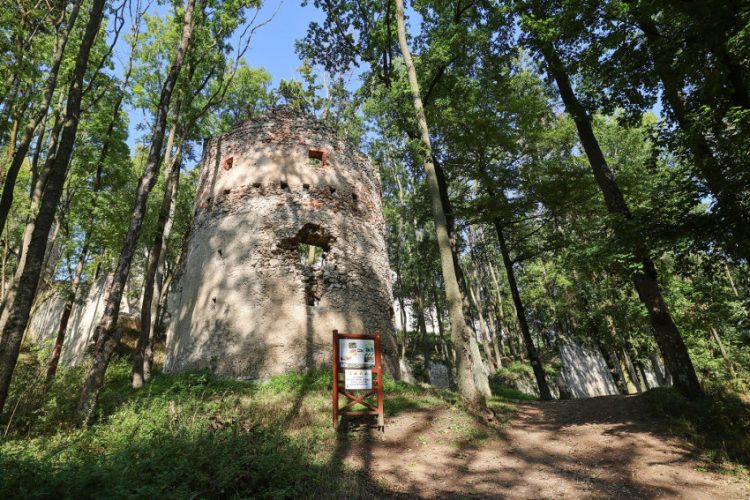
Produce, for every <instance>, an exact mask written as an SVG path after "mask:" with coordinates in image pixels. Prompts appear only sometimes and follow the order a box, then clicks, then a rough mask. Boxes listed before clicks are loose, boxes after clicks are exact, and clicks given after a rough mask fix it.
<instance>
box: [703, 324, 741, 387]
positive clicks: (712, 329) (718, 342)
mask: <svg viewBox="0 0 750 500" xmlns="http://www.w3.org/2000/svg"><path fill="white" fill-rule="evenodd" d="M708 332H709V334H710V335H711V338H713V340H714V341H715V342H716V345H718V346H719V352H721V357H722V358H724V363H725V364H726V365H727V371H729V375H731V376H732V378H737V373H736V372H735V371H734V363H732V359H731V358H730V357H729V354H728V353H727V350H726V349H725V348H724V343H723V342H722V341H721V337H719V332H718V330H716V327H714V326H713V325H711V326H709V327H708Z"/></svg>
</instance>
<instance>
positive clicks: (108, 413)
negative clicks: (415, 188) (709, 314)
mask: <svg viewBox="0 0 750 500" xmlns="http://www.w3.org/2000/svg"><path fill="white" fill-rule="evenodd" d="M46 357H47V356H46V355H45V354H44V353H42V354H41V355H39V356H37V357H34V356H26V357H25V358H24V359H25V361H24V362H23V363H21V364H20V365H19V367H18V368H17V369H16V377H15V380H14V385H13V387H12V391H11V399H10V401H11V405H10V406H11V408H13V412H12V417H11V418H10V419H7V420H0V432H2V434H1V436H2V437H1V438H0V497H2V498H76V499H78V498H163V499H169V498H174V499H185V498H222V499H223V498H364V499H371V498H415V497H419V498H445V497H452V498H455V497H459V498H460V497H464V498H466V497H480V498H530V499H531V498H533V499H538V498H649V499H651V498H701V499H704V498H706V499H709V498H711V499H713V498H720V499H722V500H726V499H750V481H748V474H747V472H746V469H745V468H744V467H743V466H741V465H738V464H737V463H736V462H732V461H731V460H729V459H726V458H721V455H722V453H723V455H726V456H731V455H734V456H740V457H747V455H746V454H745V452H746V451H747V447H746V445H747V443H748V442H749V441H748V439H747V435H748V433H747V432H746V430H747V428H748V427H747V426H746V425H745V424H746V423H747V422H746V421H747V419H748V416H750V411H749V410H748V407H746V406H744V403H742V405H740V406H738V407H734V409H733V410H732V411H731V412H729V413H728V412H727V408H729V409H731V408H732V407H731V406H728V403H727V401H730V400H721V401H723V403H722V405H723V406H721V411H720V412H718V413H717V412H715V411H714V410H713V409H712V408H714V407H713V406H705V407H704V411H696V410H695V408H698V407H695V406H690V405H687V406H686V405H684V404H683V406H682V408H683V410H682V412H681V414H682V415H685V414H688V415H690V414H701V415H703V417H704V418H703V421H704V422H706V423H707V424H705V425H699V426H696V427H694V429H695V432H693V433H692V434H691V433H687V434H686V433H684V432H683V431H684V430H685V429H687V428H689V425H687V424H686V427H680V426H679V425H678V422H677V421H675V420H674V419H672V418H671V417H669V418H667V417H666V416H659V417H655V416H654V417H650V416H649V415H666V414H667V413H665V412H661V413H659V412H658V411H655V408H656V407H658V408H656V409H659V408H660V409H662V410H663V409H667V408H668V407H669V406H670V403H669V402H670V400H671V401H672V403H674V404H672V408H673V409H674V408H677V407H679V404H677V403H679V401H683V402H684V400H682V399H681V398H680V396H679V395H678V394H677V393H676V392H675V391H673V390H671V389H660V390H655V391H649V392H648V393H645V394H643V395H640V396H630V397H604V398H593V399H586V400H570V401H559V402H547V403H540V402H536V401H530V400H529V399H530V398H529V396H525V395H523V394H521V393H519V392H517V391H513V390H510V389H504V388H502V387H495V388H493V391H494V393H495V395H494V396H493V397H492V398H491V399H490V401H489V405H490V407H491V408H492V409H493V411H494V412H495V415H496V418H495V419H494V421H493V422H490V423H487V422H486V421H484V420H483V419H478V418H476V417H474V416H473V415H471V414H470V413H468V412H466V411H465V410H464V409H462V407H461V405H458V404H456V400H457V396H456V394H455V393H453V392H451V391H444V390H437V389H433V388H429V387H426V386H421V385H407V384H403V383H401V382H394V381H393V380H391V379H389V378H386V380H385V431H384V432H381V431H379V430H377V429H376V428H375V427H374V422H373V420H372V419H371V418H370V417H356V418H351V417H346V418H344V419H343V420H342V422H341V424H340V425H339V428H338V429H337V430H334V429H333V427H332V425H331V375H330V372H329V371H328V370H322V371H316V372H313V373H309V374H305V375H303V374H295V373H288V374H285V375H280V376H277V377H273V378H272V379H271V380H268V381H266V382H264V383H254V382H243V381H236V380H227V379H219V378H215V377H212V376H210V375H208V374H206V373H185V374H179V375H168V374H162V373H159V372H158V371H157V372H156V373H155V375H154V377H153V378H152V380H151V381H150V382H149V383H148V384H147V385H146V386H144V387H143V388H142V389H140V390H138V391H134V390H133V389H132V388H131V387H130V366H131V364H130V361H129V359H128V358H127V357H121V358H117V359H115V360H113V362H112V364H111V366H110V368H109V370H108V372H107V383H106V384H105V386H104V389H103V390H102V392H101V394H100V395H99V400H98V406H97V412H96V415H95V418H94V422H93V424H92V425H90V426H87V427H82V428H79V427H76V426H75V425H74V424H73V421H74V420H73V411H74V409H75V407H76V403H77V394H78V392H79V391H80V385H81V381H82V378H83V376H84V373H85V369H84V367H79V368H76V369H62V370H61V371H60V373H59V374H58V377H57V378H56V379H55V383H54V385H53V386H52V387H51V388H50V389H49V391H48V392H44V391H43V390H42V389H41V387H42V385H41V384H40V383H39V381H40V380H43V377H42V376H41V375H42V374H43V373H44V370H45V367H46V365H45V363H44V362H43V361H44V360H46ZM35 359H37V360H42V362H40V361H35ZM659 391H661V392H659ZM524 398H525V399H524ZM14 400H15V401H16V402H13V401H14ZM655 401H656V402H657V403H658V404H657V405H656V407H655V404H654V402H655ZM680 404H682V403H680ZM722 412H723V413H722ZM673 413H674V412H672V413H669V415H672V414H673ZM6 418H8V417H6ZM686 422H687V420H686ZM732 422H741V423H743V424H742V425H740V426H736V425H735V426H734V427H733V426H732V425H731V423H732ZM688 423H689V422H688ZM718 423H721V424H722V426H723V428H726V429H735V430H734V431H733V434H727V433H724V432H719V433H716V435H717V436H718V439H716V437H715V436H714V438H713V441H704V444H710V445H711V446H703V447H701V448H698V447H695V448H694V447H692V446H690V445H688V444H687V441H684V440H682V439H678V438H676V437H670V434H669V432H673V433H674V434H675V435H678V434H679V435H690V436H691V442H692V441H699V437H700V436H705V435H706V433H705V432H704V429H705V428H706V427H708V428H709V429H711V430H713V429H716V428H717V427H720V426H719V425H718ZM697 431H701V433H702V434H700V435H699V433H698V432H697ZM727 436H729V437H727ZM717 440H718V443H719V446H718V448H719V450H720V451H721V452H722V453H720V454H719V456H718V459H717V456H716V455H713V456H707V455H705V453H706V452H707V450H708V449H716V448H717V446H715V443H716V441H717ZM704 458H707V459H704ZM740 462H741V463H747V462H746V460H745V459H744V458H742V459H741V460H740ZM718 464H721V466H720V465H718ZM719 471H721V472H722V473H719Z"/></svg>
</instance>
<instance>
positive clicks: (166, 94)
mask: <svg viewBox="0 0 750 500" xmlns="http://www.w3.org/2000/svg"><path fill="white" fill-rule="evenodd" d="M194 9H195V0H187V2H186V5H185V13H184V18H183V24H182V36H181V39H180V45H179V47H178V49H177V53H176V55H175V59H174V61H173V62H172V65H171V67H170V68H169V73H168V74H167V77H166V79H165V80H164V85H163V86H162V89H161V94H160V96H159V104H158V106H157V110H156V121H155V123H154V129H153V135H152V140H151V148H150V149H149V153H148V158H147V160H146V166H145V167H144V171H143V175H142V176H141V179H140V181H139V183H138V190H137V192H136V200H135V205H134V207H133V217H132V219H131V221H130V227H129V228H128V232H127V235H126V236H125V242H124V244H123V249H122V252H121V253H120V258H119V260H118V263H117V268H116V269H115V272H114V274H113V276H112V283H111V284H110V286H109V287H108V288H107V294H106V297H105V308H104V314H103V315H102V318H101V320H100V321H99V323H98V324H97V325H96V330H95V331H94V336H95V337H96V344H95V348H94V358H93V362H92V365H91V368H90V370H89V372H88V374H87V376H86V380H85V381H84V385H83V389H82V390H81V397H80V399H79V402H78V418H79V420H80V421H81V422H85V421H87V420H88V419H89V418H90V415H91V412H92V411H93V409H94V405H95V404H96V396H97V394H98V392H99V389H100V388H101V386H102V385H103V384H104V374H105V372H106V371H107V365H108V364H109V359H110V356H111V355H112V352H114V349H115V347H116V346H117V344H118V343H119V341H120V336H121V335H122V333H121V332H118V331H116V329H115V327H116V325H117V318H118V316H119V313H120V301H121V300H122V295H123V292H124V289H125V282H126V281H127V278H128V275H129V273H130V264H131V261H132V259H133V255H134V253H135V249H136V245H137V243H138V237H139V236H140V233H141V227H142V226H143V220H144V218H145V215H146V209H147V203H148V196H149V194H150V193H151V190H152V189H153V187H154V184H155V183H156V179H157V177H158V174H159V166H160V162H161V150H162V145H163V143H164V135H165V128H166V123H167V113H168V111H169V107H170V101H171V99H172V92H173V90H174V87H175V84H176V83H177V78H178V77H179V75H180V71H181V69H182V64H183V62H184V59H185V52H187V49H188V46H189V44H190V38H191V36H192V32H193V13H194Z"/></svg>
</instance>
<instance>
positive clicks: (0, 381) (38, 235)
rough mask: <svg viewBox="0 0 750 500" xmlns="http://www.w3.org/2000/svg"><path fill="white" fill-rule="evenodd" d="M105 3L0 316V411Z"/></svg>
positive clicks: (91, 22) (97, 1) (92, 25)
mask: <svg viewBox="0 0 750 500" xmlns="http://www.w3.org/2000/svg"><path fill="white" fill-rule="evenodd" d="M104 3H105V2H104V0H93V2H92V5H91V10H90V13H89V19H88V22H87V24H86V29H85V31H84V35H83V39H82V41H81V45H80V48H79V50H78V55H77V56H76V62H75V67H74V69H73V74H72V81H71V84H70V88H69V90H68V100H67V105H66V108H65V120H64V125H63V129H62V133H61V138H60V143H59V145H58V147H57V150H56V151H55V154H54V155H53V156H48V157H47V163H49V164H50V166H51V168H50V176H49V179H48V181H47V187H46V189H45V190H44V194H43V196H42V200H41V204H40V207H39V212H38V213H37V215H36V219H35V221H34V231H33V234H32V235H31V241H30V244H29V249H28V252H27V257H26V261H25V263H24V265H23V268H22V269H21V270H20V278H19V280H18V286H17V287H15V288H14V289H13V290H12V291H11V292H10V293H9V294H8V295H9V297H8V300H6V302H5V307H4V308H3V311H2V316H1V317H0V325H2V337H1V338H0V412H1V411H2V409H3V407H4V406H5V401H6V399H7V396H8V390H9V388H10V381H11V378H12V377H13V370H14V369H15V365H16V361H17V360H18V353H19V350H20V347H21V341H22V339H23V332H24V330H25V328H26V324H27V323H28V319H29V311H30V310H31V306H32V303H33V301H34V296H35V294H36V290H37V286H38V284H39V276H40V274H41V271H42V266H43V263H44V253H45V250H46V247H47V239H48V236H49V230H50V227H51V226H52V222H53V220H54V217H55V211H56V208H57V204H58V202H59V200H60V197H61V195H62V191H63V187H64V185H65V178H66V176H67V172H68V165H69V163H70V157H71V155H72V154H73V145H74V143H75V138H76V134H77V131H78V124H79V120H80V110H81V98H82V92H83V78H84V75H85V74H86V69H87V67H88V63H89V56H90V54H91V47H92V46H93V44H94V40H95V39H96V36H97V33H98V32H99V28H100V27H101V23H102V18H103V15H104ZM11 295H12V297H11Z"/></svg>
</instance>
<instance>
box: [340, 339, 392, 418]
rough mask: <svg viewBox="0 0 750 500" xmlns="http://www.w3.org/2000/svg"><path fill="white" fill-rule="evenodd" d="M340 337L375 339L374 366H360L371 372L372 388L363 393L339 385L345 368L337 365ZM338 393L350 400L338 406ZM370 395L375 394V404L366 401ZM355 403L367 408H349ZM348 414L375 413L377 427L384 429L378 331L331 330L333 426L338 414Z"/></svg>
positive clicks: (381, 367) (381, 368)
mask: <svg viewBox="0 0 750 500" xmlns="http://www.w3.org/2000/svg"><path fill="white" fill-rule="evenodd" d="M341 339H357V340H360V339H364V340H374V341H375V366H374V367H372V368H362V369H363V370H370V371H371V372H372V389H370V390H368V391H367V392H366V393H364V394H363V395H358V394H353V393H351V392H349V390H347V389H346V387H345V386H344V387H342V386H341V383H342V382H343V381H342V380H341V377H340V376H341V375H344V370H345V368H343V367H341V366H340V365H339V340H341ZM376 376H377V378H376ZM339 395H341V396H344V397H345V398H346V399H349V400H350V401H349V402H348V403H347V404H346V405H344V407H342V408H339ZM372 396H377V404H372V403H370V402H368V401H366V399H367V398H369V397H372ZM357 403H359V404H361V405H362V406H365V407H366V408H368V409H369V410H367V411H364V410H363V411H351V410H349V409H350V408H352V407H354V405H356V404H357ZM348 415H377V416H378V429H381V430H384V429H385V418H384V412H383V365H382V357H381V354H380V334H379V333H375V334H374V335H366V334H362V333H339V332H338V330H334V331H333V427H334V428H338V426H339V417H340V416H342V417H343V416H348Z"/></svg>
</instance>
